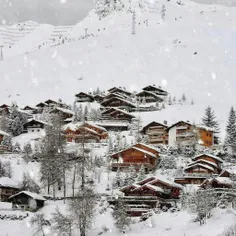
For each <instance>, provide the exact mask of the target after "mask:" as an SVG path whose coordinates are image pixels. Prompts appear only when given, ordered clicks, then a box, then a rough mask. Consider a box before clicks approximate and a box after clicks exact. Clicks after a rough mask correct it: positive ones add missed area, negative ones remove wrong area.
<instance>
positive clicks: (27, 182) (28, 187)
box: [20, 173, 40, 193]
mask: <svg viewBox="0 0 236 236" xmlns="http://www.w3.org/2000/svg"><path fill="white" fill-rule="evenodd" d="M20 189H21V190H22V191H30V192H33V193H39V192H40V187H39V186H38V184H36V183H35V181H34V180H33V179H32V178H31V177H30V176H29V174H27V173H24V174H23V180H22V182H21V184H20Z"/></svg>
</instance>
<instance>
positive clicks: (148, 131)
mask: <svg viewBox="0 0 236 236" xmlns="http://www.w3.org/2000/svg"><path fill="white" fill-rule="evenodd" d="M167 128H168V126H167V125H164V124H161V123H158V122H154V121H153V122H151V123H149V124H148V125H146V126H145V127H143V129H142V133H143V134H145V135H147V136H148V142H149V143H151V144H168V132H167V131H166V129H167Z"/></svg>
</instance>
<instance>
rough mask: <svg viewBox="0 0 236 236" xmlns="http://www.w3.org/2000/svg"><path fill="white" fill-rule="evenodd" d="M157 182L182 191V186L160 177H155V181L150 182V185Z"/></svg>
mask: <svg viewBox="0 0 236 236" xmlns="http://www.w3.org/2000/svg"><path fill="white" fill-rule="evenodd" d="M156 181H160V182H162V183H166V184H167V185H170V186H173V187H176V188H180V189H182V186H181V185H180V184H177V183H175V182H173V181H170V180H167V179H166V178H164V177H159V176H158V177H155V179H154V180H152V181H150V182H149V184H152V183H155V182H156Z"/></svg>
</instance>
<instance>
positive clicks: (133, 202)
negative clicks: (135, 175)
mask: <svg viewBox="0 0 236 236" xmlns="http://www.w3.org/2000/svg"><path fill="white" fill-rule="evenodd" d="M181 190H182V186H181V185H179V184H176V183H174V182H171V181H169V180H165V179H163V178H159V177H154V176H152V177H148V178H146V179H144V180H142V181H140V182H138V183H134V184H131V185H129V186H125V187H123V188H122V189H120V192H122V193H123V194H124V196H119V198H118V200H119V201H123V202H124V204H125V205H126V206H127V208H126V209H127V213H128V214H129V215H130V216H141V215H142V214H143V213H147V212H148V211H150V209H152V208H157V207H160V208H162V207H163V206H167V207H171V206H173V205H175V201H176V199H179V196H180V193H181Z"/></svg>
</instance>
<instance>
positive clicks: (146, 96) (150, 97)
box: [136, 91, 164, 103]
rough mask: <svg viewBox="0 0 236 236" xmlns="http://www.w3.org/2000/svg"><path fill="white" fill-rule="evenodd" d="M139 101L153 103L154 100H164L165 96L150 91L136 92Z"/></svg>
mask: <svg viewBox="0 0 236 236" xmlns="http://www.w3.org/2000/svg"><path fill="white" fill-rule="evenodd" d="M136 97H137V99H138V101H139V102H141V103H142V102H143V103H153V102H163V101H164V99H163V97H161V96H159V95H157V94H155V93H153V92H149V91H142V92H140V93H137V94H136Z"/></svg>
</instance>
